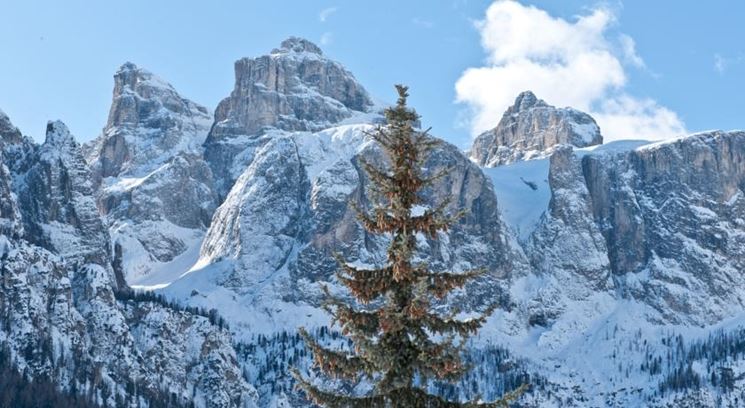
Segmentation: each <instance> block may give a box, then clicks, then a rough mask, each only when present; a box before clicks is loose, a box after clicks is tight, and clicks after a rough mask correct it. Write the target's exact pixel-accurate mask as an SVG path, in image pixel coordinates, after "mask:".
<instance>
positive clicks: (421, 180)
mask: <svg viewBox="0 0 745 408" xmlns="http://www.w3.org/2000/svg"><path fill="white" fill-rule="evenodd" d="M396 90H397V91H398V102H397V104H396V105H395V106H394V107H391V108H388V109H387V110H386V111H385V116H386V119H387V125H386V126H379V127H378V128H377V129H376V131H375V132H373V133H371V134H370V136H372V137H373V138H374V139H375V141H377V143H379V144H380V146H381V147H382V148H383V150H384V151H385V153H386V154H387V156H388V159H389V162H390V165H389V166H388V167H389V168H380V167H377V166H375V165H373V164H372V163H370V162H368V161H366V160H364V159H361V160H360V162H361V165H362V167H363V168H364V170H365V171H366V173H367V174H368V176H369V178H370V180H371V183H372V189H373V191H374V192H375V193H377V195H378V196H379V198H380V200H379V201H381V204H379V205H377V206H375V207H374V208H373V209H372V211H370V212H367V211H364V210H362V209H359V208H356V207H355V209H356V210H357V215H358V218H359V221H360V222H361V224H362V225H363V227H364V228H365V229H366V230H367V231H368V232H369V233H372V234H388V235H389V236H391V243H390V245H389V247H388V251H387V262H386V264H385V266H383V267H380V268H376V269H364V268H358V267H356V266H353V265H351V264H349V263H346V262H344V260H343V259H341V258H340V257H337V260H338V261H339V264H340V271H339V272H338V273H337V278H338V280H339V281H340V282H341V283H342V284H343V285H344V286H346V287H347V289H348V290H349V292H350V293H351V295H352V296H353V297H354V298H355V299H356V302H349V301H346V300H344V299H341V298H339V297H335V296H333V295H331V293H330V292H329V291H328V289H326V288H324V290H325V292H326V298H327V301H326V304H325V306H326V310H327V311H328V312H329V313H330V314H331V315H332V316H333V320H334V323H336V324H338V325H339V326H340V328H341V331H342V334H343V335H344V336H347V337H348V338H350V339H351V340H352V342H353V344H354V347H353V350H350V351H344V350H335V349H332V348H327V347H324V346H322V345H321V344H319V343H318V342H317V341H316V340H315V339H313V338H312V337H311V336H309V335H308V334H307V333H306V332H305V331H304V330H302V329H301V334H302V335H303V337H304V338H305V341H306V344H308V346H309V348H310V350H311V351H312V353H313V357H314V363H315V366H316V367H317V368H318V369H320V371H321V372H322V373H323V374H324V376H325V377H326V378H328V379H342V380H349V381H359V380H361V379H365V380H366V381H369V382H371V383H372V384H373V388H372V391H371V392H370V393H368V394H367V395H363V396H359V395H350V394H345V393H341V392H334V391H330V390H324V389H322V388H320V387H318V386H316V385H315V384H313V383H312V382H311V381H310V380H309V379H307V378H305V377H303V376H302V375H301V374H300V373H299V372H297V371H294V372H293V375H294V376H295V379H296V380H297V383H298V386H299V388H300V389H301V390H303V391H304V392H305V394H306V396H307V397H308V398H309V399H310V400H311V401H313V402H314V403H316V404H318V405H320V406H323V407H332V408H336V407H422V408H424V407H426V408H439V407H477V406H479V407H480V406H483V407H506V406H507V405H508V403H509V402H510V401H512V400H514V399H515V398H517V397H518V396H519V394H520V393H521V392H522V388H521V389H519V390H518V391H516V392H514V393H513V394H509V395H506V396H504V397H503V398H502V400H499V401H495V402H491V403H482V402H477V401H473V402H465V403H463V402H456V401H448V400H446V399H444V398H442V397H440V396H437V395H431V394H429V393H427V391H426V390H425V389H424V388H422V385H426V384H427V383H428V382H429V381H430V380H445V381H453V382H454V381H456V380H458V379H459V378H460V377H461V376H462V375H463V374H464V373H465V372H466V370H468V367H467V366H466V365H465V364H464V363H463V361H462V359H461V356H462V351H463V347H464V340H465V339H466V338H467V337H469V336H471V335H473V334H475V333H476V332H477V331H478V330H479V328H480V327H481V326H482V325H483V323H484V321H485V318H486V316H488V314H490V313H491V311H492V310H488V311H487V312H486V313H485V314H483V315H481V316H480V317H476V318H470V319H465V320H463V319H457V318H456V317H455V315H454V314H453V315H449V316H444V315H442V314H440V313H436V312H435V311H434V308H433V302H434V301H435V300H442V299H443V298H445V297H446V296H447V295H448V293H450V292H451V291H452V290H454V289H456V288H461V287H463V286H464V285H465V284H466V283H468V282H469V281H470V280H472V279H474V278H476V277H477V276H479V275H481V274H482V273H483V271H481V270H474V271H468V272H463V273H444V272H431V271H429V270H428V267H427V265H426V264H424V263H415V262H414V261H413V260H412V258H413V255H414V251H415V247H416V234H417V233H422V234H424V235H426V236H428V237H430V238H432V239H437V236H438V233H439V232H441V231H447V230H448V228H449V227H450V226H451V225H452V224H453V223H454V222H456V221H457V219H458V218H459V217H460V216H461V215H462V213H458V214H454V215H448V214H446V207H447V205H448V203H447V202H444V203H441V204H440V205H438V206H436V207H434V208H429V209H427V210H425V211H424V212H423V213H422V214H414V213H412V209H414V208H415V207H416V206H418V205H422V204H423V199H422V197H421V191H422V189H423V188H424V187H426V186H427V185H429V184H431V183H432V182H433V181H435V180H436V179H438V178H440V177H442V176H444V175H446V174H447V172H443V173H439V174H435V175H434V176H432V177H429V178H427V177H425V176H424V174H423V171H422V167H423V165H424V161H425V160H426V158H427V155H428V153H429V152H430V151H431V150H432V148H434V147H435V146H436V145H437V144H438V141H437V140H436V139H434V138H432V137H430V136H428V134H427V131H424V132H421V131H417V130H416V129H415V127H414V126H415V123H417V121H418V120H419V116H418V115H417V113H416V112H415V111H414V110H413V109H410V108H409V107H408V106H407V103H406V100H407V97H408V88H407V87H405V86H402V85H397V86H396Z"/></svg>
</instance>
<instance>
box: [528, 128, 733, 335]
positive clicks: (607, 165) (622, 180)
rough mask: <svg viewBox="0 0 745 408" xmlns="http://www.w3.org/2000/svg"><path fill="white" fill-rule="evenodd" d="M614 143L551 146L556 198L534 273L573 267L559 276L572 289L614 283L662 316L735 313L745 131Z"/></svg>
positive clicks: (536, 249) (665, 319)
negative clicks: (586, 148) (585, 148)
mask: <svg viewBox="0 0 745 408" xmlns="http://www.w3.org/2000/svg"><path fill="white" fill-rule="evenodd" d="M637 145H638V144H637ZM607 147H609V149H596V150H594V151H590V152H581V153H580V152H573V151H572V148H571V147H569V146H567V147H562V148H559V149H557V150H556V152H554V154H553V155H552V156H551V166H550V183H551V193H552V197H551V202H550V205H549V209H548V211H547V213H546V214H545V215H544V217H543V219H542V221H541V223H540V225H539V226H538V228H537V229H536V231H535V232H534V233H533V235H532V236H531V240H530V244H529V245H528V246H527V247H526V252H527V253H528V255H529V257H530V258H531V260H532V262H533V265H534V267H535V268H536V269H535V271H536V272H535V273H538V274H541V273H543V274H548V275H550V276H552V277H553V278H555V279H557V280H559V281H561V279H562V277H563V276H569V277H571V279H569V281H568V282H571V284H561V285H559V286H560V287H561V288H562V289H561V290H560V292H562V293H563V294H564V295H566V296H569V297H573V298H579V299H581V298H582V297H583V296H586V294H587V293H586V290H590V289H591V290H594V291H608V290H611V289H614V288H615V289H614V291H615V293H613V297H614V298H617V299H618V300H621V299H632V300H634V301H636V302H638V303H639V304H643V305H647V306H648V307H649V308H648V312H647V318H648V319H649V320H650V321H653V322H656V323H661V324H695V325H706V324H713V323H715V322H718V321H720V320H722V319H724V318H726V317H728V316H732V315H733V314H735V313H737V311H738V310H740V309H741V307H742V305H743V304H745V291H743V290H742V288H743V287H745V286H744V285H745V278H743V276H742V274H741V273H737V272H736V271H742V270H745V249H744V248H745V223H743V221H742V220H743V219H745V133H744V132H711V133H703V134H697V135H692V136H688V137H685V138H682V139H679V140H674V141H670V142H661V143H656V144H647V145H643V146H641V147H630V148H624V149H613V148H611V145H607ZM582 282H584V283H583V284H582V285H579V283H582ZM609 293H610V292H609ZM560 309H561V308H557V309H556V310H555V314H556V315H558V314H560V313H561V312H560Z"/></svg>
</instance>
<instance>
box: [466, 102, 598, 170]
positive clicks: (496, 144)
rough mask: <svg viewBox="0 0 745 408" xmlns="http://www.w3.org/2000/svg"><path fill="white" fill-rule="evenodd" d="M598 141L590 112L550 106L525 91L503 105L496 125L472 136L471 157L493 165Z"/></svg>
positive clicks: (487, 164)
mask: <svg viewBox="0 0 745 408" xmlns="http://www.w3.org/2000/svg"><path fill="white" fill-rule="evenodd" d="M602 143H603V137H602V136H601V135H600V128H599V127H598V125H597V123H595V120H594V119H593V118H592V117H591V116H590V115H588V114H586V113H584V112H580V111H578V110H575V109H572V108H556V107H553V106H551V105H549V104H547V103H546V102H544V101H543V100H541V99H538V98H537V97H536V96H535V94H533V93H532V92H530V91H525V92H522V93H521V94H520V95H518V96H517V98H516V99H515V103H514V104H513V105H512V106H510V107H509V108H507V111H506V112H505V113H504V115H503V116H502V120H500V121H499V124H498V125H497V127H496V128H494V129H492V130H489V131H486V132H484V133H482V134H481V135H479V136H478V137H477V138H476V140H475V141H474V143H473V147H472V148H471V159H472V160H474V161H475V162H476V163H478V164H479V165H481V166H486V167H494V166H499V165H503V164H509V163H513V162H516V161H520V160H528V159H532V158H538V157H546V156H547V155H549V154H550V153H551V152H552V151H553V150H554V147H555V146H557V145H559V144H570V145H573V146H576V147H586V146H593V145H597V144H602Z"/></svg>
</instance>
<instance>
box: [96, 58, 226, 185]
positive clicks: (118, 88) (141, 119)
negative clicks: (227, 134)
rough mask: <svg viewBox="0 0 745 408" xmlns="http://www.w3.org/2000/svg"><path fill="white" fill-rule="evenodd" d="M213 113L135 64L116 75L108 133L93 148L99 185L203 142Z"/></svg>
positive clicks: (146, 169) (126, 65)
mask: <svg viewBox="0 0 745 408" xmlns="http://www.w3.org/2000/svg"><path fill="white" fill-rule="evenodd" d="M211 122H212V116H211V115H210V114H209V111H208V110H207V108H205V107H203V106H201V105H198V104H196V103H194V102H192V101H190V100H188V99H186V98H184V97H182V96H181V95H179V93H178V92H176V90H175V89H174V88H173V86H171V84H169V83H168V82H166V81H164V80H163V79H161V78H159V77H158V76H156V75H154V74H152V73H151V72H150V71H147V70H145V69H142V68H139V67H137V66H136V65H135V64H133V63H131V62H126V63H124V64H123V65H122V66H121V67H120V68H119V70H118V71H117V72H116V74H115V75H114V92H113V98H112V102H111V109H110V110H109V118H108V121H107V123H106V126H105V127H104V130H103V134H102V135H101V136H100V137H99V138H98V139H97V140H96V141H94V143H93V144H92V146H91V147H90V148H89V149H88V155H87V156H88V161H89V162H90V163H91V164H92V167H93V169H94V176H95V180H94V181H95V182H96V184H97V183H98V182H99V181H100V179H101V178H105V177H112V176H118V175H120V174H122V173H126V174H129V175H141V174H143V173H147V172H149V171H151V170H153V169H154V168H156V167H158V166H159V165H161V164H162V162H163V161H164V160H166V159H168V158H169V157H172V156H173V155H175V154H176V153H178V152H181V151H196V150H198V149H199V148H200V146H201V144H202V143H203V142H204V139H205V137H206V136H207V132H208V130H209V126H210V124H211Z"/></svg>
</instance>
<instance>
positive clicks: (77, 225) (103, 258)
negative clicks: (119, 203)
mask: <svg viewBox="0 0 745 408" xmlns="http://www.w3.org/2000/svg"><path fill="white" fill-rule="evenodd" d="M26 160H28V165H27V166H28V168H29V169H28V170H27V171H26V172H25V173H23V174H20V175H18V177H15V180H14V182H15V187H16V191H17V192H18V201H19V205H20V208H21V213H22V214H23V221H24V229H25V231H26V239H27V240H28V241H30V242H32V243H34V244H36V245H39V246H42V247H44V248H46V249H48V250H50V251H52V252H54V253H57V254H59V255H61V256H62V257H64V258H66V259H68V260H69V261H72V262H78V263H81V264H82V263H95V264H98V265H108V264H110V263H111V258H110V250H109V245H108V241H109V236H108V233H107V231H106V229H105V227H104V225H103V223H102V222H101V218H100V217H99V214H98V210H97V209H96V204H95V199H94V195H93V189H92V187H91V174H90V172H89V170H88V166H87V164H86V162H85V160H84V159H83V155H82V152H81V150H80V145H78V143H77V142H75V139H74V138H73V136H72V135H71V134H70V131H69V130H68V129H67V126H65V124H64V123H62V122H59V121H56V122H49V123H48V124H47V132H46V140H45V141H44V143H43V144H42V145H41V146H39V147H38V148H37V149H35V151H34V153H33V154H32V155H29V156H28V157H27V158H26ZM119 283H122V281H121V280H120V281H119Z"/></svg>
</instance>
